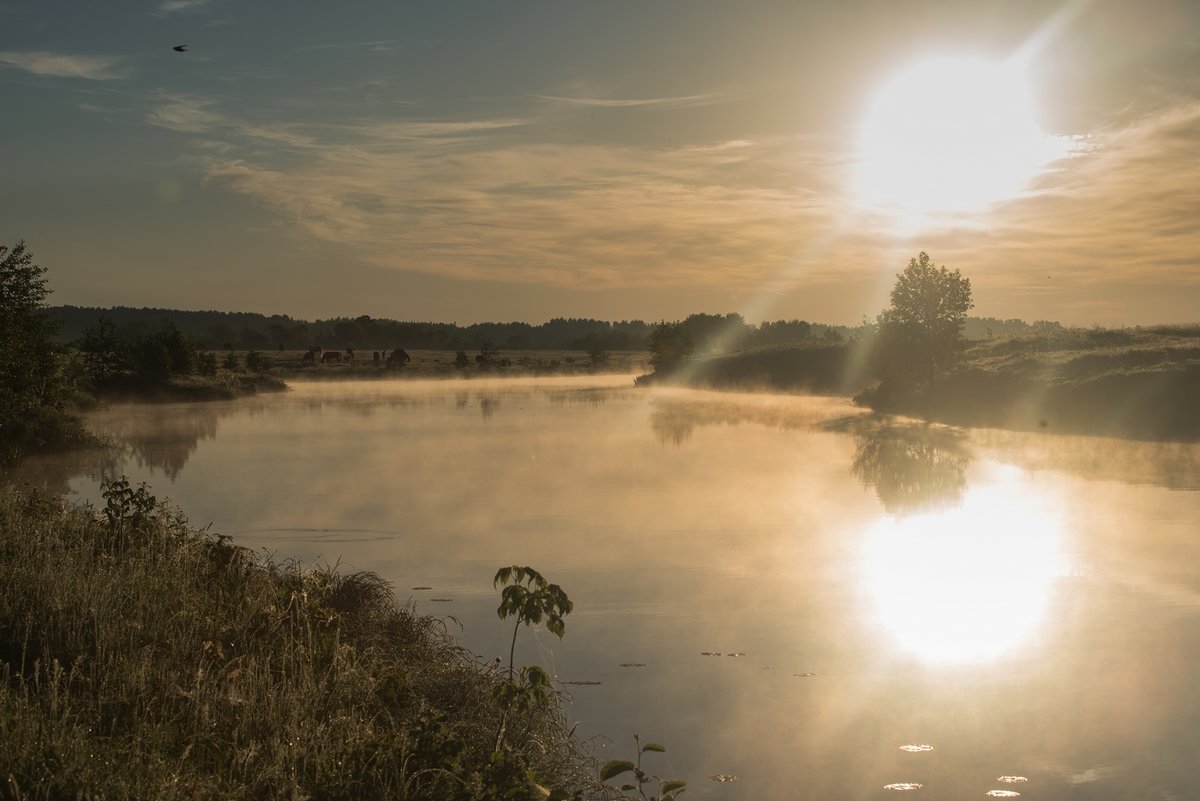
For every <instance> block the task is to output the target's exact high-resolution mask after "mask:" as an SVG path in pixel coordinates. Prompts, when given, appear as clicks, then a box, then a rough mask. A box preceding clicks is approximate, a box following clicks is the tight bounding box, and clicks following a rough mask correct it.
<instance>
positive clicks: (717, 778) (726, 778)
mask: <svg viewBox="0 0 1200 801" xmlns="http://www.w3.org/2000/svg"><path fill="white" fill-rule="evenodd" d="M708 778H709V779H711V780H712V781H714V782H736V781H738V777H737V776H734V775H733V774H732V773H714V774H713V775H712V776H709V777H708Z"/></svg>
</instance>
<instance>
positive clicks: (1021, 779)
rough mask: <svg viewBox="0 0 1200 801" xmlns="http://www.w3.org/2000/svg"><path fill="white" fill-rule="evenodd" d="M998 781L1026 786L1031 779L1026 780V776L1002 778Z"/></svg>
mask: <svg viewBox="0 0 1200 801" xmlns="http://www.w3.org/2000/svg"><path fill="white" fill-rule="evenodd" d="M996 781H998V782H1004V783H1005V784H1024V783H1025V782H1027V781H1029V779H1026V778H1025V777H1024V776H1000V777H998V778H997V779H996Z"/></svg>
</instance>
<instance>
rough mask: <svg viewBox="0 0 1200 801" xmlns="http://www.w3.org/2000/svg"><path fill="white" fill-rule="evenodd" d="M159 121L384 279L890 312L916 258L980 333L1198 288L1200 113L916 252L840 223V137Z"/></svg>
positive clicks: (428, 122)
mask: <svg viewBox="0 0 1200 801" xmlns="http://www.w3.org/2000/svg"><path fill="white" fill-rule="evenodd" d="M159 101H160V102H159V105H158V106H157V108H155V110H154V111H152V112H151V114H150V115H149V117H148V120H149V121H150V122H151V123H153V124H155V125H159V126H162V127H165V128H169V129H172V130H176V131H181V132H187V133H194V134H201V135H202V136H200V137H198V142H197V147H196V149H195V151H194V156H193V157H192V158H194V160H195V163H196V164H197V165H198V167H199V168H200V169H201V170H202V171H203V173H204V175H205V176H206V178H207V180H209V181H210V182H212V183H214V184H217V185H222V186H225V187H227V188H228V189H230V190H231V191H234V192H237V193H240V194H243V195H246V196H248V197H251V198H253V199H255V200H257V201H258V202H259V203H260V204H262V205H263V206H265V207H267V208H270V209H273V210H275V211H276V212H277V213H279V214H280V215H282V216H283V217H285V218H286V219H289V220H291V221H292V222H293V223H294V224H295V225H297V226H298V227H300V228H301V229H303V230H304V231H306V232H307V233H308V234H309V235H311V236H313V237H316V238H318V239H320V240H323V241H326V242H331V243H336V244H339V245H342V246H344V247H346V248H347V249H348V250H349V251H350V252H353V253H355V254H357V256H358V258H359V259H360V260H361V261H363V262H365V263H370V264H374V265H377V266H379V267H381V268H387V269H395V270H404V271H414V272H421V273H429V274H435V275H440V276H451V277H456V278H460V279H463V280H493V281H505V282H510V283H529V284H537V285H543V286H556V287H571V288H587V289H606V288H612V289H616V288H623V289H631V288H637V287H647V288H649V287H676V288H679V289H680V291H685V290H687V289H688V288H699V287H709V288H719V289H720V290H721V291H722V292H725V291H726V290H728V295H729V296H730V297H734V296H741V297H746V296H749V295H754V294H758V295H762V296H765V295H767V294H770V293H776V294H779V293H793V294H792V295H791V297H793V298H794V297H797V296H803V293H804V292H805V291H807V290H814V291H824V292H826V293H828V292H829V291H831V290H830V289H829V287H834V286H836V287H839V290H838V291H839V292H848V291H850V290H847V289H844V287H847V286H852V287H858V288H859V290H860V291H862V292H864V293H876V294H878V295H879V298H883V297H884V296H885V295H886V285H888V284H890V280H891V278H892V276H893V275H894V273H895V272H897V271H899V270H900V269H901V268H902V267H903V265H904V263H905V262H906V261H907V259H908V258H909V257H910V256H912V255H914V254H915V253H916V252H917V251H920V250H927V251H929V252H930V253H931V254H932V255H933V256H934V258H935V260H936V261H937V262H939V263H944V264H948V265H949V266H951V267H952V268H960V269H962V270H963V272H964V274H966V275H968V276H969V277H971V278H972V281H973V284H974V286H975V288H976V302H977V304H978V308H977V311H978V312H979V313H980V314H995V315H997V316H1001V317H1014V316H1022V317H1028V318H1030V319H1036V318H1045V319H1065V320H1070V319H1072V315H1075V316H1076V317H1075V319H1083V320H1085V321H1088V322H1090V321H1095V320H1097V319H1099V318H1101V317H1102V318H1103V319H1104V321H1115V322H1120V321H1121V320H1119V319H1115V315H1118V314H1120V313H1121V308H1122V307H1121V304H1120V303H1119V302H1118V303H1117V304H1116V305H1114V303H1113V298H1114V297H1120V298H1122V299H1130V298H1133V297H1134V296H1135V295H1136V296H1138V297H1141V298H1143V300H1144V303H1145V304H1150V303H1151V302H1152V300H1153V299H1154V298H1162V297H1167V298H1170V297H1171V295H1172V289H1171V288H1172V287H1177V288H1179V290H1178V291H1175V292H1174V295H1175V296H1177V297H1178V298H1182V299H1183V300H1179V301H1178V303H1179V304H1180V307H1181V308H1182V304H1184V303H1185V302H1186V298H1188V297H1191V298H1192V299H1193V300H1194V299H1195V296H1196V290H1197V289H1198V288H1200V258H1198V257H1197V255H1196V254H1198V253H1200V226H1197V225H1196V224H1195V220H1196V219H1200V163H1198V162H1197V160H1196V159H1195V158H1194V157H1193V156H1194V154H1195V153H1196V152H1198V151H1200V101H1196V102H1193V101H1188V102H1183V103H1179V104H1177V105H1175V106H1174V107H1172V108H1169V109H1165V110H1163V111H1161V112H1160V113H1158V114H1156V115H1153V116H1151V117H1146V118H1144V119H1141V120H1136V121H1133V122H1131V123H1128V124H1125V125H1123V126H1112V127H1110V128H1108V129H1105V130H1100V131H1095V132H1093V133H1092V134H1091V135H1090V137H1089V138H1088V139H1086V140H1084V141H1086V147H1083V148H1081V150H1080V153H1079V154H1078V155H1076V156H1074V157H1072V158H1068V159H1065V160H1062V161H1059V162H1055V163H1054V164H1052V165H1050V169H1049V170H1048V171H1047V172H1045V173H1044V174H1043V175H1042V176H1041V177H1040V178H1039V180H1038V183H1037V184H1036V185H1035V186H1033V187H1032V188H1031V189H1030V191H1029V192H1028V193H1027V194H1026V195H1024V196H1023V197H1020V198H1017V199H1015V200H1011V201H1008V202H1006V203H1003V204H999V205H997V206H995V207H993V208H991V209H988V210H986V211H984V212H981V213H978V214H975V215H973V216H972V217H966V218H961V219H959V220H957V221H950V222H949V223H947V224H946V225H944V226H943V227H942V228H940V229H935V228H930V229H927V230H926V231H924V232H923V233H921V234H920V235H919V237H917V238H912V239H905V238H902V237H900V236H898V235H896V234H895V233H893V232H891V231H890V230H889V229H888V228H887V227H885V226H883V225H880V224H879V221H878V220H876V219H874V218H872V217H870V216H868V215H866V214H864V213H863V212H861V211H857V210H856V209H855V206H854V204H853V203H851V202H850V199H849V197H848V191H847V188H846V187H847V184H848V181H847V180H846V179H847V177H848V174H849V172H850V171H851V168H852V155H851V154H850V153H849V152H848V145H847V143H846V142H845V141H843V140H844V137H840V138H839V137H838V136H836V135H834V134H830V135H828V136H820V135H805V136H799V135H797V136H791V137H787V136H751V135H745V136H738V137H728V138H714V139H708V140H706V139H704V138H702V137H699V136H693V138H692V139H691V140H689V141H686V142H684V143H682V144H680V145H678V146H669V147H661V146H660V147H649V146H635V145H614V144H609V143H599V144H594V143H593V144H589V143H583V142H579V141H578V140H575V139H571V138H568V137H565V136H562V134H561V132H559V133H557V134H556V129H554V128H553V127H552V126H548V125H547V124H546V121H545V120H544V119H539V118H538V117H536V116H516V115H513V116H501V115H496V116H487V117H478V118H471V119H412V118H407V117H394V118H390V119H357V120H353V119H352V120H348V121H343V122H338V123H305V122H294V121H293V122H287V123H280V122H275V123H270V124H267V123H263V122H257V121H249V120H245V119H239V118H237V117H235V116H233V115H230V114H228V113H219V112H218V111H217V110H216V107H215V104H214V103H213V102H212V101H210V100H208V99H206V98H198V97H191V96H186V95H171V94H163V95H161V96H160V98H159ZM1048 276H1052V277H1050V278H1048ZM795 293H800V294H799V295H797V294H795ZM1138 293H1141V295H1138ZM1189 293H1190V294H1189ZM872 297H874V295H872ZM875 302H876V301H875V300H870V301H868V300H865V299H864V300H863V303H864V304H865V306H864V308H861V309H859V310H857V311H855V312H854V313H853V315H852V316H857V314H859V313H874V312H875V311H877V310H878V308H876V307H875V305H874V304H875ZM1125 308H1131V306H1130V305H1129V304H1126V306H1125ZM1147 308H1149V306H1148V307H1147ZM1164 313H1165V312H1164ZM1191 314H1192V315H1193V316H1194V312H1193V313H1191ZM1142 316H1143V318H1144V319H1155V318H1156V317H1158V316H1159V315H1157V314H1154V313H1153V309H1151V311H1150V312H1148V313H1146V314H1144V315H1142ZM1170 316H1172V317H1180V318H1182V316H1183V315H1182V314H1176V313H1174V312H1171V313H1170Z"/></svg>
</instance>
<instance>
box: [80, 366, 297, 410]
mask: <svg viewBox="0 0 1200 801" xmlns="http://www.w3.org/2000/svg"><path fill="white" fill-rule="evenodd" d="M287 388H288V386H287V383H286V382H285V381H284V380H283V379H282V378H281V377H279V376H277V375H271V374H268V373H266V372H252V373H241V372H233V371H227V370H223V371H220V372H218V373H217V374H216V375H213V376H200V375H184V376H172V377H171V378H170V379H169V380H168V381H167V382H166V383H164V384H155V385H149V386H138V385H129V386H121V385H119V384H117V385H112V386H109V387H106V388H105V389H104V390H102V391H99V392H97V393H96V396H95V397H96V400H97V401H100V402H102V403H128V402H139V403H190V402H202V401H222V400H235V399H236V398H246V397H250V396H252V395H257V394H259V393H261V392H286V391H287Z"/></svg>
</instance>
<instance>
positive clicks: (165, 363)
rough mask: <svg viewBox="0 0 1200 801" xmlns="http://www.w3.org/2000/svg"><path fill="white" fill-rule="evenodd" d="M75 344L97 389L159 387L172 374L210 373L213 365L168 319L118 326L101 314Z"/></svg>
mask: <svg viewBox="0 0 1200 801" xmlns="http://www.w3.org/2000/svg"><path fill="white" fill-rule="evenodd" d="M75 348H76V350H78V351H79V354H80V359H81V361H82V362H83V366H84V369H85V371H86V372H87V375H88V378H89V380H90V381H91V384H92V387H93V388H95V389H99V390H108V389H129V388H148V387H160V386H163V385H164V384H166V383H167V382H168V381H169V380H170V379H171V377H172V376H178V375H188V374H189V373H192V372H193V371H199V372H201V373H204V374H211V373H213V372H215V368H216V365H215V359H213V360H210V359H208V358H205V359H204V360H200V359H199V357H198V356H197V354H196V349H195V347H194V346H193V345H192V343H191V342H189V341H188V339H187V337H185V336H184V335H183V332H182V331H180V330H179V327H178V326H177V325H175V323H173V322H171V321H170V320H167V321H164V322H161V323H159V324H158V325H157V326H153V327H150V326H145V325H127V326H124V327H121V328H118V327H117V326H116V325H115V324H114V323H113V322H112V321H111V320H109V319H107V318H103V317H102V318H100V319H99V320H97V321H96V323H95V324H93V325H91V326H89V327H88V328H86V329H85V330H84V332H83V336H81V337H80V338H79V339H78V340H77V341H76V342H75ZM231 353H232V351H231ZM210 361H212V362H213V363H212V364H211V365H210V364H209V362H210ZM227 361H228V359H227ZM210 367H211V368H212V369H211V370H210Z"/></svg>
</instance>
